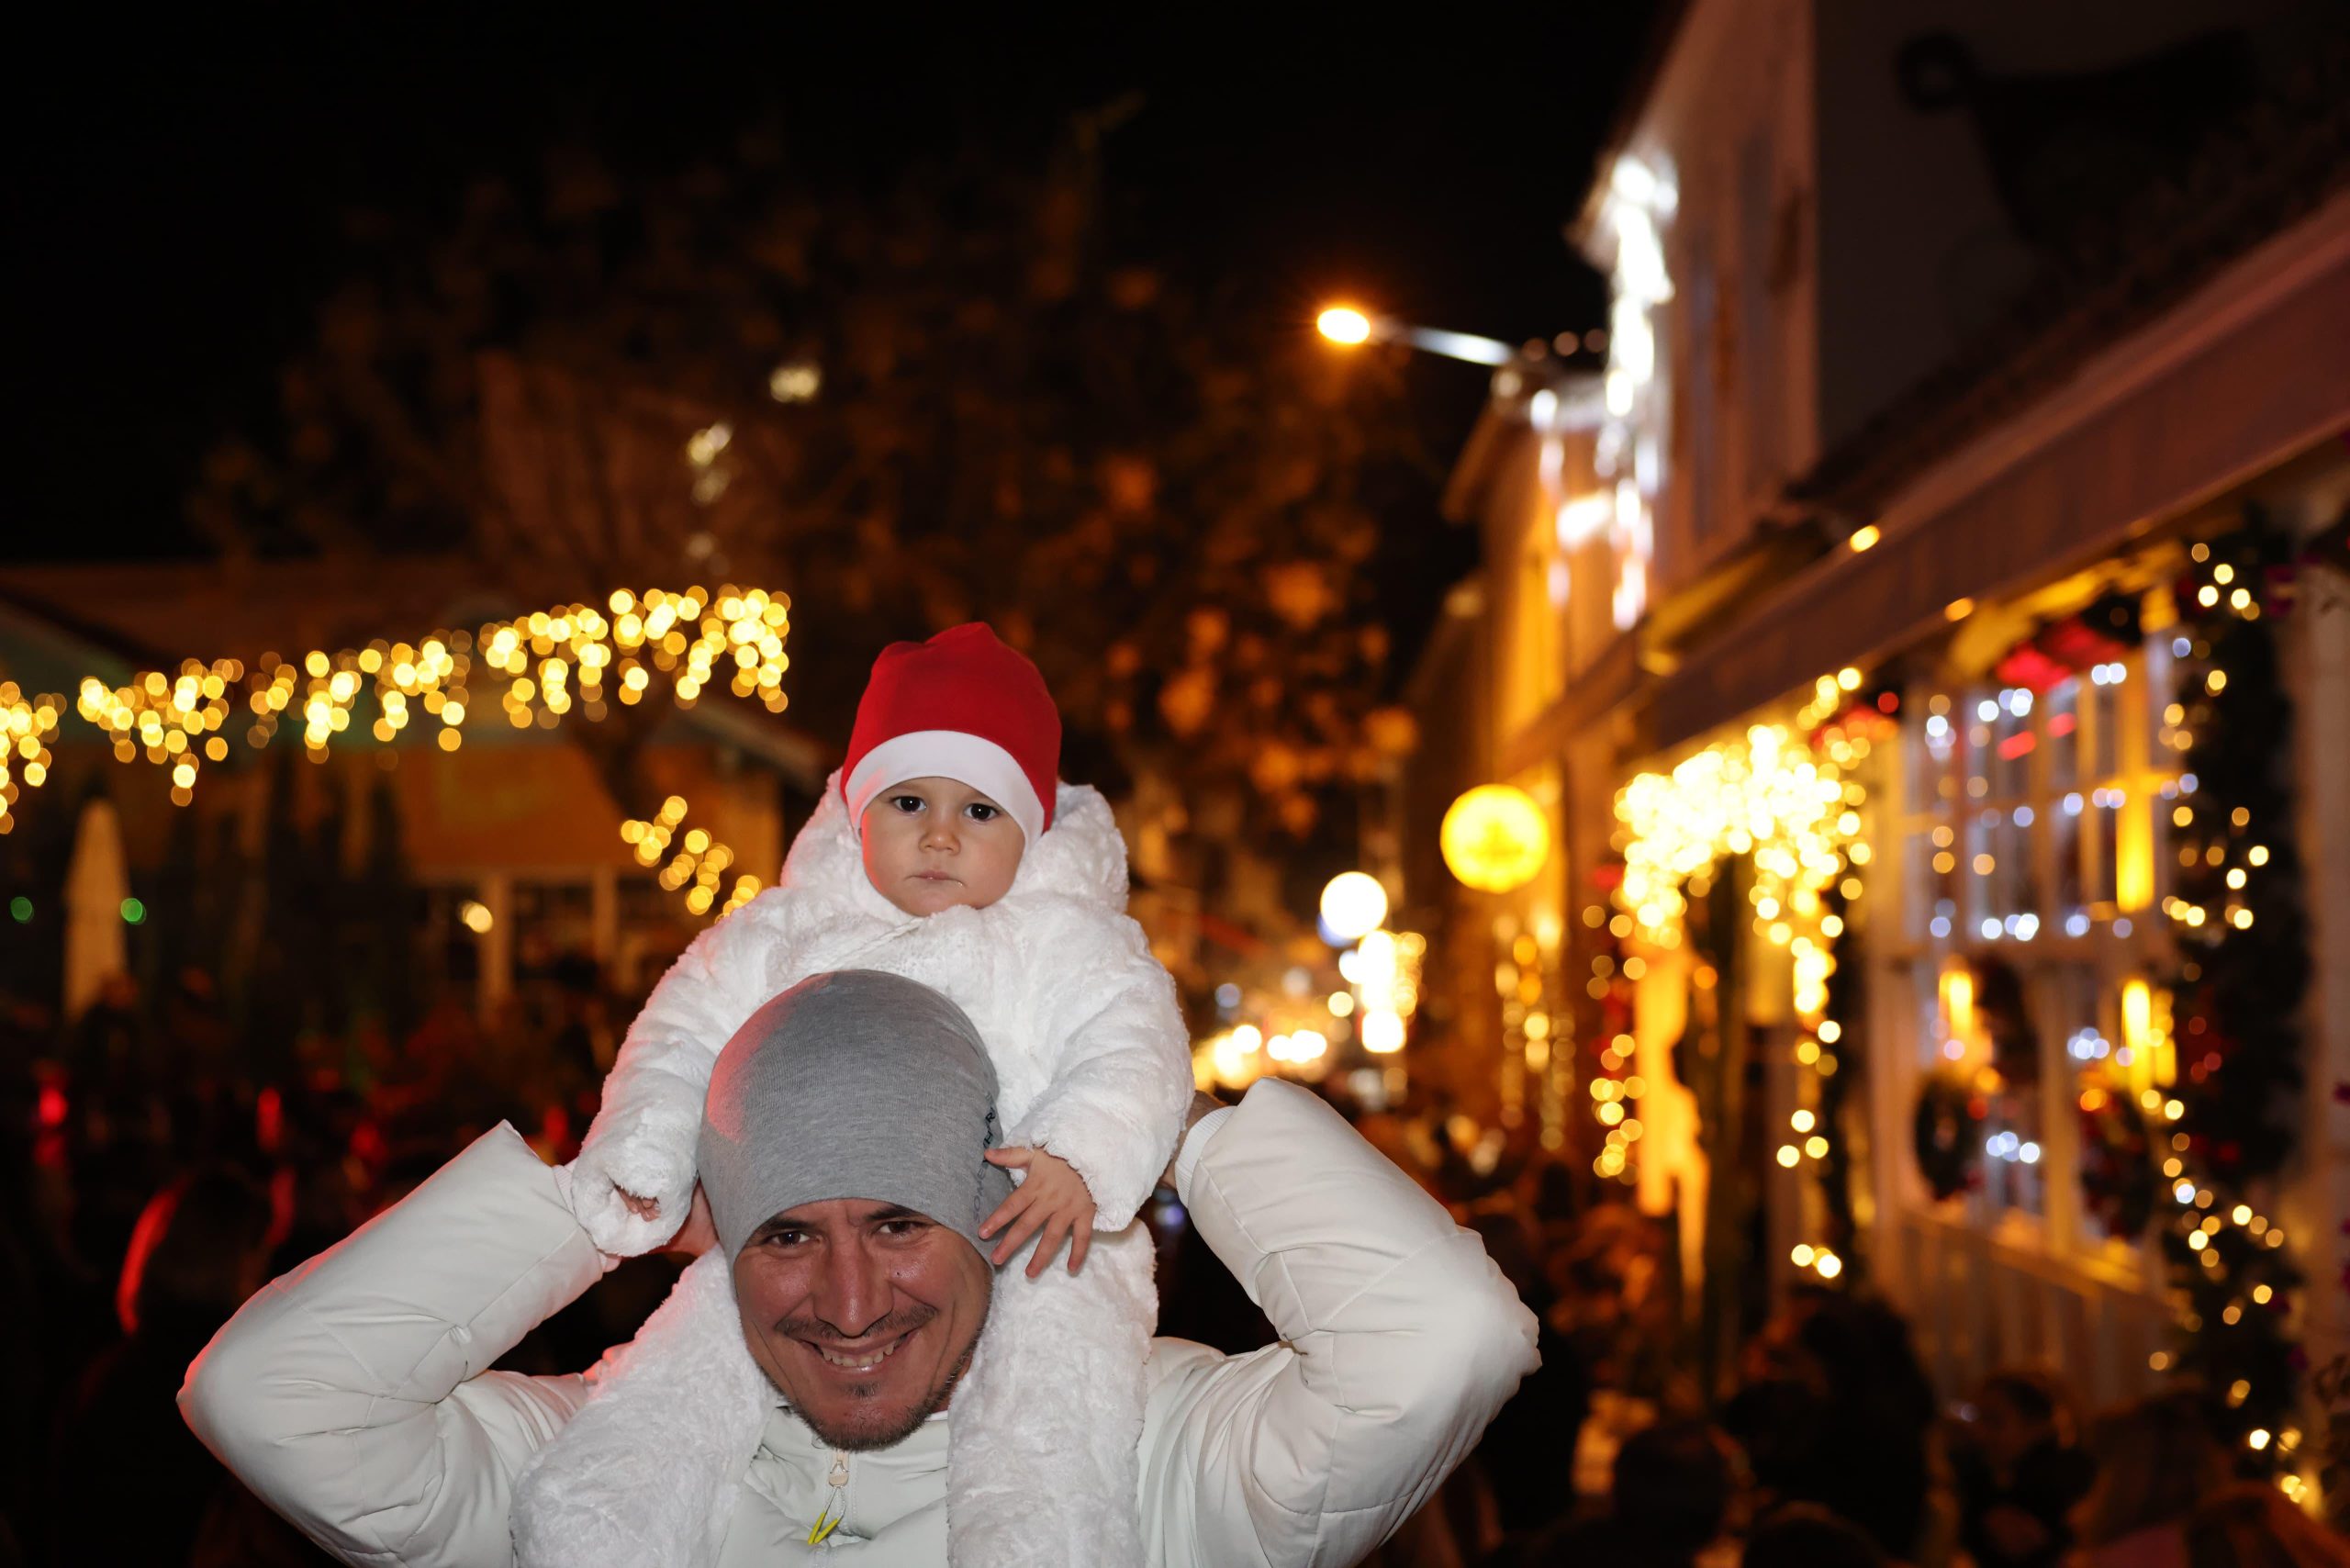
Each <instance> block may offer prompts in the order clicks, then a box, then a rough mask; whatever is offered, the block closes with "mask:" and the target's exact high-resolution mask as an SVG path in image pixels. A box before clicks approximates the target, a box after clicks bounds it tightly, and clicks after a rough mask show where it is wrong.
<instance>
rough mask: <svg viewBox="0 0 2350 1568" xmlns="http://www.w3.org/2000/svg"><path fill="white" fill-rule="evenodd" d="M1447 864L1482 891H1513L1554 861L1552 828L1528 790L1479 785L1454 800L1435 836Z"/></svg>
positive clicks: (1464, 882) (1466, 881)
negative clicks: (1551, 859) (1551, 849)
mask: <svg viewBox="0 0 2350 1568" xmlns="http://www.w3.org/2000/svg"><path fill="white" fill-rule="evenodd" d="M1437 843H1438V848H1439V849H1440V850H1441V851H1442V852H1443V855H1444V863H1445V865H1446V867H1447V868H1449V869H1450V871H1451V872H1452V874H1453V875H1454V876H1455V877H1457V878H1459V879H1460V882H1461V885H1462V886H1464V887H1470V888H1474V889H1476V890H1478V891H1479V892H1486V893H1506V892H1514V891H1516V890H1517V889H1519V888H1522V887H1524V886H1525V885H1526V884H1527V883H1528V882H1530V881H1532V880H1533V879H1535V878H1536V877H1537V876H1538V875H1539V874H1540V873H1541V870H1542V867H1543V864H1544V863H1545V862H1546V861H1548V860H1549V859H1550V822H1549V820H1548V819H1547V818H1545V817H1544V816H1543V814H1542V808H1541V807H1539V806H1538V805H1536V804H1535V803H1534V798H1533V797H1532V796H1530V795H1528V794H1527V792H1526V791H1525V790H1518V789H1515V788H1513V787H1511V786H1510V785H1507V784H1481V785H1479V786H1478V787H1477V788H1476V789H1474V790H1470V791H1468V792H1467V793H1466V794H1464V795H1462V796H1461V797H1460V799H1459V800H1457V801H1453V802H1452V805H1451V808H1450V809H1449V810H1448V811H1447V812H1445V813H1444V825H1443V826H1442V827H1441V828H1440V829H1438V834H1437Z"/></svg>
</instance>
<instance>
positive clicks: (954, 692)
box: [841, 621, 1061, 846]
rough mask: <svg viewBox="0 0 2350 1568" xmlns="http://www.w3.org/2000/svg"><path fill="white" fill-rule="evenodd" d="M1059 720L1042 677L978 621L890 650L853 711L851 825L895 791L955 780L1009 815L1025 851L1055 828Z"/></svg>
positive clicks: (845, 772)
mask: <svg viewBox="0 0 2350 1568" xmlns="http://www.w3.org/2000/svg"><path fill="white" fill-rule="evenodd" d="M1060 763H1061V715H1060V710H1059V709H1057V708H1056V707H1054V706H1053V696H1052V693H1051V692H1049V691H1047V690H1046V689H1045V678H1044V676H1043V675H1042V674H1041V673H1039V672H1038V670H1037V668H1036V666H1035V665H1033V664H1031V663H1030V662H1029V661H1028V660H1027V658H1026V657H1025V656H1024V655H1021V654H1019V653H1016V652H1014V651H1013V649H1011V648H1008V647H1006V646H1005V645H1004V644H1003V643H1002V640H1001V639H999V638H998V637H997V636H996V634H995V633H994V632H993V631H992V630H990V628H989V627H987V626H986V625H984V624H982V623H981V622H976V621H974V622H969V623H968V624H967V625H962V626H950V627H948V628H947V629H946V631H944V632H941V633H939V634H938V635H937V636H935V637H933V638H932V639H931V640H930V641H929V642H927V643H892V644H890V645H889V646H888V647H886V648H884V649H882V650H881V656H880V657H879V658H878V659H876V660H874V661H873V677H872V678H871V679H870V680H868V681H867V682H866V684H865V695H864V697H863V698H862V699H860V700H858V702H857V705H856V725H855V727H854V728H852V729H851V730H850V732H849V737H848V757H847V759H846V760H845V762H844V764H843V765H842V767H841V794H842V797H843V799H844V800H845V803H846V804H847V806H848V812H849V820H850V821H851V822H854V823H856V824H857V831H858V834H860V835H862V834H863V833H864V827H865V808H866V807H867V806H868V805H870V804H872V802H873V800H874V797H876V796H877V795H878V794H880V793H881V791H882V790H887V789H888V788H889V787H890V785H892V784H902V783H904V782H905V781H906V780H907V779H909V778H952V779H954V780H955V781H956V782H957V783H959V784H966V785H968V786H969V787H970V788H972V789H974V790H978V791H979V793H981V794H983V795H985V796H987V797H988V798H989V799H990V800H991V801H995V802H996V804H998V805H1000V806H1002V808H1003V809H1004V810H1005V811H1006V812H1010V813H1011V816H1012V820H1013V822H1016V823H1019V824H1020V831H1021V832H1022V833H1024V834H1026V835H1027V840H1028V843H1029V844H1030V845H1032V846H1033V845H1034V844H1035V842H1036V840H1037V839H1038V838H1039V837H1040V836H1042V835H1043V834H1044V832H1045V830H1046V828H1048V827H1050V826H1052V825H1053V795H1054V791H1055V790H1056V788H1057V781H1058V778H1059V776H1060Z"/></svg>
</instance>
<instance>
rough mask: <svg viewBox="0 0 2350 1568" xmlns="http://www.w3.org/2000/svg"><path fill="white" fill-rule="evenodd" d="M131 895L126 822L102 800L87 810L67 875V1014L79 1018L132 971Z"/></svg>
mask: <svg viewBox="0 0 2350 1568" xmlns="http://www.w3.org/2000/svg"><path fill="white" fill-rule="evenodd" d="M129 896H130V877H129V870H128V869H127V868H126V867H125V866H124V864H123V857H122V822H121V819H120V818H119V817H117V816H116V814H115V809H114V802H113V801H109V800H106V798H105V797H104V796H100V797H98V798H97V799H95V800H93V801H91V802H90V803H89V804H88V805H86V806H84V807H83V808H82V821H81V824H80V826H79V827H78V828H76V829H75V832H74V837H73V860H72V862H71V863H70V864H69V865H68V866H67V868H66V871H65V1015H66V1016H67V1017H68V1018H79V1017H80V1016H81V1015H82V1014H83V1012H84V1009H86V1008H87V1007H88V1006H89V1005H90V1003H91V1002H95V1001H96V1000H97V998H98V993H99V992H100V991H102V990H103V989H104V988H105V986H106V980H108V979H109V978H110V977H112V976H114V975H117V974H121V973H123V972H124V971H125V970H127V969H129V967H130V962H129V950H128V946H127V944H126V943H125V941H124V938H123V917H122V903H123V901H124V900H125V899H127V898H129Z"/></svg>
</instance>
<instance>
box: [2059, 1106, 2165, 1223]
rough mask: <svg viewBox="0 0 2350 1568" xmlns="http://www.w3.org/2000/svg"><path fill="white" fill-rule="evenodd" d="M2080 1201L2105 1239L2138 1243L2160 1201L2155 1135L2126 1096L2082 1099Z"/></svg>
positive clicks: (2151, 1220) (2143, 1116) (2144, 1118)
mask: <svg viewBox="0 0 2350 1568" xmlns="http://www.w3.org/2000/svg"><path fill="white" fill-rule="evenodd" d="M2079 1114H2080V1127H2081V1202H2082V1204H2083V1205H2084V1206H2085V1207H2086V1208H2087V1211H2088V1214H2089V1217H2090V1218H2092V1219H2094V1220H2096V1221H2097V1222H2098V1226H2099V1227H2100V1228H2101V1229H2103V1230H2104V1232H2105V1233H2106V1235H2108V1236H2110V1237H2114V1238H2119V1239H2121V1240H2123V1241H2131V1242H2134V1241H2138V1240H2140V1239H2142V1238H2143V1237H2144V1236H2145V1234H2146V1226H2148V1225H2150V1224H2152V1223H2153V1221H2154V1205H2155V1204H2156V1203H2157V1201H2159V1199H2160V1197H2161V1187H2160V1184H2159V1183H2158V1182H2156V1181H2155V1179H2154V1129H2153V1128H2152V1127H2151V1126H2148V1125H2147V1121H2146V1114H2145V1112H2144V1111H2143V1110H2142V1109H2140V1108H2139V1106H2138V1104H2137V1103H2136V1102H2134V1101H2132V1099H2131V1098H2130V1096H2129V1095H2128V1094H2126V1093H2125V1094H2113V1093H2109V1092H2106V1091H2105V1090H2103V1089H2090V1090H2087V1091H2084V1092H2083V1093H2082V1094H2081V1097H2080V1112H2079Z"/></svg>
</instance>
